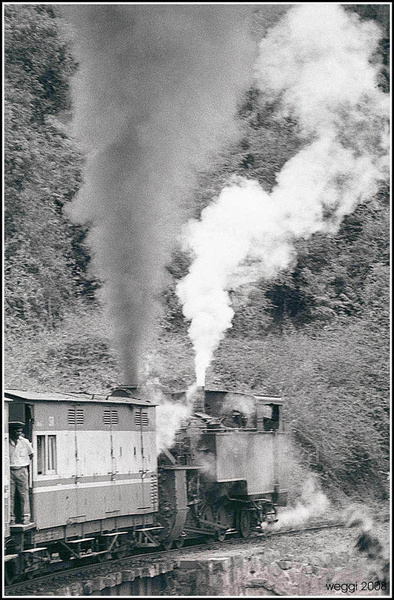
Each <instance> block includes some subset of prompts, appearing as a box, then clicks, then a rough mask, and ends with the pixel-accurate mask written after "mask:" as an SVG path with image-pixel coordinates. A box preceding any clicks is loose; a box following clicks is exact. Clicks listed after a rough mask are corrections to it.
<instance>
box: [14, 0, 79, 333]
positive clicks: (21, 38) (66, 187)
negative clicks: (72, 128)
mask: <svg viewBox="0 0 394 600" xmlns="http://www.w3.org/2000/svg"><path fill="white" fill-rule="evenodd" d="M5 67H6V68H5V197H6V201H5V214H4V221H5V289H6V294H5V296H6V323H7V325H8V326H9V327H11V328H16V329H18V328H21V327H22V328H24V327H27V328H32V327H35V328H37V327H42V326H46V325H48V324H49V325H54V324H55V323H56V321H57V320H58V319H59V318H61V316H62V315H63V313H64V310H65V308H66V307H67V306H71V305H72V304H73V302H74V301H75V298H76V296H77V295H78V288H82V289H83V288H84V286H86V284H87V281H86V276H85V271H86V264H87V262H88V257H87V255H86V254H84V252H83V250H82V251H81V244H80V241H81V239H83V236H84V232H83V231H82V230H81V229H80V228H78V227H76V226H74V225H72V224H71V223H70V222H69V221H68V219H67V218H66V216H65V214H64V210H63V208H64V205H65V204H66V203H67V202H69V201H70V200H71V199H72V197H73V196H74V195H75V193H76V192H77V190H78V187H79V184H80V180H81V167H82V156H81V154H80V152H79V151H78V149H77V148H76V146H75V144H74V143H73V142H72V140H71V139H70V137H69V135H68V133H67V121H69V116H68V114H67V111H69V109H70V100H69V93H68V88H69V80H70V76H71V75H72V73H73V72H74V71H75V69H76V64H75V62H74V60H73V58H72V56H71V54H70V51H69V48H68V45H67V42H66V40H64V39H62V35H61V33H60V30H59V27H58V22H57V19H56V16H55V14H54V12H53V10H52V9H51V7H50V6H39V5H36V6H32V5H27V4H25V5H20V6H17V5H8V6H7V7H6V8H5ZM81 256H82V260H81Z"/></svg>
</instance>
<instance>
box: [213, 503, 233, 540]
mask: <svg viewBox="0 0 394 600" xmlns="http://www.w3.org/2000/svg"><path fill="white" fill-rule="evenodd" d="M233 518H234V514H233V513H231V512H230V510H228V509H227V508H226V506H224V505H223V504H220V505H219V507H218V510H217V513H216V523H217V524H218V525H221V526H223V527H226V529H229V528H230V527H231V524H232V520H233ZM225 537H226V530H225V529H218V530H217V532H216V538H217V540H218V541H219V542H223V541H224V539H225Z"/></svg>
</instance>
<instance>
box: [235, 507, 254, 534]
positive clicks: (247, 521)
mask: <svg viewBox="0 0 394 600" xmlns="http://www.w3.org/2000/svg"><path fill="white" fill-rule="evenodd" d="M251 521H252V519H251V513H250V511H249V510H245V509H244V508H241V510H240V511H239V512H238V531H239V533H240V534H241V537H243V538H247V537H249V536H250V532H251Z"/></svg>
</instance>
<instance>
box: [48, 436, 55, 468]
mask: <svg viewBox="0 0 394 600" xmlns="http://www.w3.org/2000/svg"><path fill="white" fill-rule="evenodd" d="M56 462H57V460H56V435H48V471H56Z"/></svg>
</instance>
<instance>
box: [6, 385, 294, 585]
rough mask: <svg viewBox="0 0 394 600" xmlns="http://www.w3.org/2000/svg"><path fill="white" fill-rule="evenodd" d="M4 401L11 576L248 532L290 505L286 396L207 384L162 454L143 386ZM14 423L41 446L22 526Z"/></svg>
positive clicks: (14, 396)
mask: <svg viewBox="0 0 394 600" xmlns="http://www.w3.org/2000/svg"><path fill="white" fill-rule="evenodd" d="M171 396H172V398H171V400H172V402H174V405H175V404H176V403H182V402H185V401H186V394H185V392H179V393H174V394H172V395H171ZM4 405H5V413H6V414H5V419H4V423H5V431H4V434H5V461H6V464H5V466H6V468H5V473H6V477H5V480H4V483H5V490H4V496H5V501H4V508H5V541H6V550H5V574H6V583H7V584H10V583H12V582H13V581H15V580H17V579H20V578H24V577H27V578H30V577H32V576H34V575H35V574H38V573H42V572H45V571H48V570H50V568H51V565H52V564H53V563H55V562H56V563H59V562H61V561H65V562H69V561H71V560H73V559H82V558H84V557H88V556H89V557H94V558H95V559H96V560H98V561H101V560H103V559H107V558H110V557H121V556H125V555H127V554H130V553H132V551H133V549H138V548H144V547H158V546H164V547H165V548H170V547H171V546H173V545H175V546H176V547H181V546H182V545H183V543H184V542H185V540H187V539H190V538H205V539H218V540H224V538H225V537H226V536H229V535H241V536H242V537H247V536H249V535H250V534H251V533H252V532H253V531H259V530H261V529H262V528H264V527H265V526H266V525H267V523H269V522H272V521H275V520H276V509H277V506H282V505H285V504H286V500H287V491H286V463H287V461H286V453H287V436H286V433H285V432H284V429H283V423H282V401H281V399H280V398H279V397H272V396H262V395H250V394H241V393H236V392H227V391H218V390H216V391H215V390H205V389H203V388H201V389H199V390H198V391H197V393H196V395H195V400H194V405H193V406H194V412H193V414H192V415H191V416H190V418H188V419H186V420H185V421H184V422H182V423H181V427H180V429H179V431H178V432H177V434H176V439H175V442H174V445H173V447H172V448H171V449H165V450H163V451H162V452H161V453H160V454H159V456H157V452H156V425H155V417H156V415H155V412H156V405H155V404H154V403H153V402H151V401H149V400H147V399H145V398H143V397H141V396H140V394H139V392H138V389H137V388H136V387H120V388H116V389H115V390H113V391H112V393H111V394H110V395H108V396H100V395H96V394H85V393H67V394H57V393H33V392H27V391H20V390H8V391H6V392H5V402H4ZM15 422H16V423H22V424H23V426H24V435H25V436H26V437H27V438H28V439H29V440H30V441H31V442H32V444H33V447H34V449H35V455H34V459H33V462H32V465H31V468H30V504H31V510H32V522H31V523H29V524H27V525H24V524H22V523H18V522H16V523H15V524H11V523H10V506H9V491H10V490H9V478H8V477H7V474H8V469H7V453H8V424H9V423H15ZM20 520H21V519H20ZM16 521H18V515H16Z"/></svg>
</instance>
